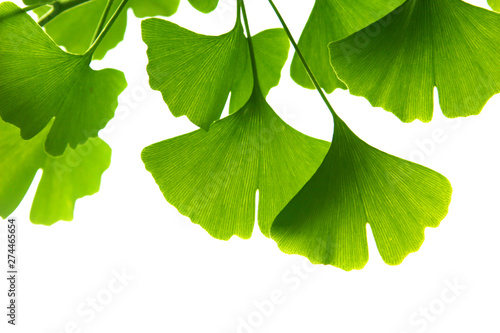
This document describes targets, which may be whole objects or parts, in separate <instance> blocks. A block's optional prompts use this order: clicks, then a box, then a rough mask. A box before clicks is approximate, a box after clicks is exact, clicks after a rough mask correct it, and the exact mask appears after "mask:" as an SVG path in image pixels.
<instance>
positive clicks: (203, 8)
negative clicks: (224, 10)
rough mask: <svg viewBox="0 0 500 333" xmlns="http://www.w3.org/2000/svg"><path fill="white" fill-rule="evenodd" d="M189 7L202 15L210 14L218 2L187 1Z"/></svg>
mask: <svg viewBox="0 0 500 333" xmlns="http://www.w3.org/2000/svg"><path fill="white" fill-rule="evenodd" d="M189 3H190V4H191V6H193V7H194V8H196V9H197V10H199V11H200V12H202V13H210V12H211V11H213V10H214V9H215V8H217V5H218V4H219V0H189Z"/></svg>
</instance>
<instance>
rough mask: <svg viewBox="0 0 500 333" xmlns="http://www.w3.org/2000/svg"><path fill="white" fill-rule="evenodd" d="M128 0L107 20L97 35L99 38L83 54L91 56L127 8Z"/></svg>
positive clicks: (124, 0) (123, 0) (123, 1)
mask: <svg viewBox="0 0 500 333" xmlns="http://www.w3.org/2000/svg"><path fill="white" fill-rule="evenodd" d="M128 1H129V0H122V2H121V3H120V5H119V6H118V8H117V9H116V11H115V12H114V14H113V16H112V17H111V18H110V19H109V21H108V23H107V24H106V26H105V27H104V28H103V29H102V31H101V33H100V34H99V37H97V39H96V40H95V41H94V43H93V44H92V45H91V46H90V48H89V49H88V51H87V52H85V54H88V55H93V54H94V53H95V51H96V50H97V48H98V47H99V45H100V44H101V42H102V40H103V39H104V37H106V34H107V33H108V32H109V30H110V29H111V27H112V26H113V24H114V23H115V21H116V20H117V19H118V16H120V14H121V12H122V11H123V9H124V8H125V7H126V6H127V3H128Z"/></svg>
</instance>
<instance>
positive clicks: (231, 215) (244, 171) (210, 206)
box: [142, 91, 328, 240]
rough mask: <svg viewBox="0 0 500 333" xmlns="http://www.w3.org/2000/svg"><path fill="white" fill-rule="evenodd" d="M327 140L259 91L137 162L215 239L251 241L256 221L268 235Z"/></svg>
mask: <svg viewBox="0 0 500 333" xmlns="http://www.w3.org/2000/svg"><path fill="white" fill-rule="evenodd" d="M327 149H328V143H327V142H324V141H320V140H317V139H313V138H311V137H308V136H306V135H304V134H302V133H299V132H297V131H296V130H294V129H293V128H291V127H290V126H288V125H287V124H286V123H285V122H283V121H282V120H281V119H280V118H279V117H278V116H277V115H276V114H275V113H274V111H273V110H272V109H271V107H270V106H269V105H268V104H267V102H266V101H265V99H264V97H263V96H262V94H261V93H260V92H259V91H256V92H254V94H253V95H252V97H251V98H250V100H249V101H248V102H247V103H246V104H245V106H244V107H243V108H242V109H241V110H239V111H238V112H236V113H233V114H232V115H230V116H228V117H226V118H224V119H222V120H219V121H217V122H215V123H214V124H213V125H212V127H211V128H210V131H208V132H206V131H204V130H202V129H200V130H198V131H195V132H192V133H189V134H186V135H183V136H180V137H177V138H173V139H169V140H166V141H163V142H160V143H157V144H154V145H152V146H149V147H147V148H145V149H144V151H143V153H142V159H143V161H144V163H145V165H146V168H147V170H148V171H150V172H151V173H152V175H153V177H154V178H155V180H156V182H157V184H158V185H159V187H160V190H161V191H162V192H163V195H164V196H165V198H166V199H167V201H168V202H170V203H171V204H172V205H174V206H175V207H176V208H177V209H178V210H179V211H180V212H181V213H182V214H184V215H186V216H188V217H189V218H190V219H191V220H192V221H193V222H194V223H197V224H199V225H201V226H202V227H203V228H204V229H205V230H207V231H208V232H209V233H210V234H211V235H212V236H213V237H215V238H218V239H224V240H227V239H229V238H231V236H233V235H237V236H239V237H242V238H249V237H250V236H251V234H252V230H253V226H254V222H255V193H256V191H257V190H259V210H258V220H259V226H260V229H261V231H262V232H263V233H264V234H265V235H269V229H270V227H271V223H272V221H273V219H274V217H275V216H276V215H277V214H278V213H279V211H280V210H281V209H282V208H283V207H284V206H285V204H286V203H287V202H288V201H289V200H290V199H291V198H292V197H293V196H294V195H295V194H296V193H297V192H298V191H299V189H300V188H301V187H302V186H303V185H304V184H305V182H306V181H307V180H308V179H309V178H310V177H311V176H312V174H313V173H314V171H316V169H317V168H318V166H319V165H320V163H321V161H322V159H323V158H324V156H325V155H326V151H327Z"/></svg>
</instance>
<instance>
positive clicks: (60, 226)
mask: <svg viewBox="0 0 500 333" xmlns="http://www.w3.org/2000/svg"><path fill="white" fill-rule="evenodd" d="M16 2H17V3H20V1H16ZM232 2H233V1H229V0H221V5H220V7H219V9H218V10H216V11H215V12H213V13H211V14H209V15H205V14H201V13H199V12H197V11H196V10H194V9H193V8H192V7H191V6H190V5H189V4H188V3H187V1H186V0H183V1H182V4H181V7H180V9H179V11H178V13H177V14H176V15H175V16H173V17H172V18H171V20H172V21H174V22H176V23H179V24H181V25H182V26H184V27H186V28H189V29H192V30H194V31H197V32H203V33H206V34H220V33H223V32H227V31H228V30H230V28H231V27H232V25H233V24H234V15H235V9H234V6H233V5H232ZM247 2H248V4H247V6H248V12H249V13H248V14H249V18H250V21H251V26H252V33H254V34H255V33H257V32H259V31H261V30H263V29H266V28H273V27H279V24H278V21H277V20H276V19H275V17H274V14H273V12H272V10H271V8H270V7H269V5H268V3H267V1H266V0H252V1H247ZM473 3H475V4H477V5H480V6H483V7H486V0H477V1H473ZM276 4H277V6H278V7H279V8H281V10H282V14H283V15H284V17H285V19H286V20H287V21H288V23H289V25H290V26H291V27H292V30H293V31H292V32H293V33H294V34H295V36H296V37H298V36H299V35H300V31H301V29H302V27H303V26H304V25H305V22H306V20H307V18H308V14H309V12H310V10H311V8H312V5H313V0H308V1H290V0H288V1H286V0H276ZM129 18H130V21H129V27H128V30H127V34H126V39H125V41H124V42H123V43H122V44H120V45H119V47H117V48H116V49H114V50H112V51H111V52H110V53H109V54H108V56H107V57H106V58H105V60H104V61H102V62H96V63H93V64H92V66H93V67H94V68H96V69H100V68H105V67H112V68H117V69H120V70H122V71H124V72H125V74H126V76H127V79H128V81H129V88H128V89H127V90H126V91H125V92H124V94H123V95H122V97H121V106H120V108H119V110H118V112H117V116H116V117H115V119H114V120H112V121H111V122H110V123H109V126H108V127H107V128H106V129H105V130H104V131H103V132H102V133H101V136H102V137H103V138H104V139H105V140H106V141H107V142H108V143H109V144H110V146H111V147H112V148H113V160H112V165H111V167H110V169H109V170H108V171H107V172H106V173H105V174H104V176H103V179H102V186H101V191H100V192H99V193H98V194H96V195H94V196H91V197H86V198H84V199H81V200H79V201H78V202H77V205H76V210H75V219H74V221H73V222H70V223H68V222H59V223H57V224H56V225H54V226H52V227H45V226H36V225H33V224H31V223H30V222H29V210H30V204H31V202H32V199H33V196H34V193H35V189H36V186H35V185H36V184H37V182H38V180H39V177H40V174H39V175H38V176H37V178H36V180H35V183H34V184H33V186H32V187H31V189H30V191H29V193H28V195H27V196H26V198H25V200H24V201H23V202H22V204H21V206H20V207H19V208H18V209H17V211H16V212H15V214H14V215H13V216H15V217H16V218H17V219H18V220H19V222H18V223H19V239H20V240H19V243H18V255H19V258H20V261H19V262H20V269H19V270H20V279H19V286H18V287H19V291H20V292H19V295H20V296H19V299H18V302H19V317H18V320H19V325H18V326H17V327H16V328H12V327H8V325H6V316H5V315H4V313H6V309H5V307H4V306H3V305H4V304H6V301H7V297H6V290H7V284H6V281H5V279H2V280H1V282H0V295H1V296H0V304H2V308H3V309H4V310H1V316H0V318H1V324H0V327H1V329H0V331H2V332H5V331H8V332H23V333H24V332H26V333H28V332H29V333H31V332H37V333H62V332H89V333H91V332H92V333H109V332H152V333H156V332H175V333H180V332H190V333H191V332H193V333H195V332H204V333H234V332H242V333H252V332H262V333H271V332H273V333H274V332H289V333H299V332H331V333H333V332H342V333H351V332H353V333H358V332H359V333H362V332H363V333H364V332H374V333H403V332H406V333H414V332H459V333H460V332H485V333H489V332H500V323H499V322H498V313H499V312H500V303H499V298H500V287H499V284H498V281H500V274H499V270H498V264H499V260H498V254H499V250H500V242H499V237H500V223H499V222H500V218H499V215H498V206H499V204H500V194H499V192H498V188H499V187H500V176H499V170H500V165H499V161H500V160H499V159H498V154H499V147H498V143H499V142H500V131H498V126H499V124H500V112H499V111H500V110H499V109H500V95H497V96H496V97H494V98H493V99H492V100H491V101H490V102H489V103H488V104H487V106H486V107H485V108H484V110H483V111H482V113H481V115H480V116H475V117H469V118H466V119H460V120H448V119H446V118H444V117H443V116H442V115H441V113H440V111H439V109H438V108H439V106H438V105H437V104H436V108H437V109H436V112H435V116H434V120H433V121H432V122H431V123H429V124H423V123H421V122H419V121H416V122H414V123H412V124H403V123H401V122H400V121H399V120H398V119H397V118H396V117H395V116H393V115H392V114H390V113H388V112H386V111H384V110H382V109H376V108H372V107H371V106H370V105H369V103H368V102H367V101H366V100H365V99H363V98H359V97H353V96H350V95H349V94H348V92H346V91H340V90H337V91H336V92H334V93H333V94H332V95H330V96H329V98H330V100H331V102H332V104H333V106H334V108H335V109H336V111H337V112H338V114H339V115H340V116H341V117H342V118H343V119H344V120H345V121H346V123H347V124H348V125H349V126H350V127H351V129H352V130H353V131H354V132H355V133H357V134H358V135H359V136H360V137H361V138H363V139H364V140H365V141H367V142H368V143H370V144H371V145H373V146H375V147H377V148H379V149H382V150H384V151H386V152H389V153H391V154H394V155H396V156H399V157H403V158H406V159H412V160H415V161H418V162H421V163H422V164H424V165H425V166H428V167H430V168H432V169H434V170H436V171H439V172H441V173H442V174H444V175H445V176H447V177H448V178H449V179H450V181H451V183H452V185H453V187H454V193H453V201H452V204H451V207H450V213H449V215H448V216H447V217H446V219H445V220H444V221H443V222H442V224H441V226H440V227H439V228H437V229H427V230H426V240H425V242H424V245H423V246H422V248H421V250H420V251H419V252H418V253H416V254H411V255H410V256H408V258H407V259H406V260H405V261H404V262H403V264H401V265H400V266H397V267H390V266H388V265H386V264H385V263H384V262H383V261H382V259H381V258H380V256H379V254H378V252H377V250H376V247H375V243H374V241H373V239H372V237H371V233H370V234H369V246H370V250H371V251H370V261H369V263H368V265H367V266H366V268H365V269H363V270H361V271H354V272H344V271H342V270H340V269H337V268H335V267H331V266H316V267H314V266H312V265H310V264H308V261H307V260H305V259H304V258H302V257H300V256H289V255H285V254H283V253H281V252H280V251H279V249H278V248H277V246H276V244H275V243H274V242H273V241H272V240H270V239H267V238H265V237H264V236H262V235H261V234H260V232H259V230H258V229H255V232H254V235H253V237H252V238H251V239H250V240H246V241H244V240H241V239H239V238H233V239H231V240H230V241H229V242H224V241H219V240H216V239H213V238H212V237H210V236H209V235H208V233H206V232H205V231H204V230H203V229H202V228H201V227H199V226H197V225H194V224H192V223H191V222H190V221H189V219H188V218H186V217H184V216H182V215H180V214H179V213H178V212H177V210H176V209H175V208H174V207H172V206H170V205H169V204H168V203H167V202H166V201H165V200H164V198H163V196H162V194H161V192H160V191H159V190H158V188H157V185H156V184H155V182H154V180H153V178H152V177H151V175H150V174H149V173H148V172H147V171H146V170H145V169H144V165H143V163H142V161H141V159H140V152H141V150H142V149H143V148H144V147H146V146H147V145H150V144H152V143H155V142H158V141H161V140H164V139H167V138H171V137H174V136H177V135H180V134H183V133H187V132H190V131H192V130H195V129H196V127H195V126H194V125H192V124H190V123H189V122H188V121H187V119H186V118H185V117H182V118H177V119H176V118H174V117H173V116H172V115H171V114H170V113H169V111H168V109H167V107H166V105H165V104H164V103H163V100H162V97H161V94H160V93H159V92H155V91H152V90H151V89H150V88H149V86H148V84H147V74H146V64H147V57H146V46H145V45H144V44H143V42H142V40H141V36H140V20H138V19H136V18H135V17H134V16H133V14H132V13H131V12H129ZM289 66H290V61H289V62H288V63H287V65H286V67H285V69H284V70H283V79H282V82H281V84H280V86H279V87H278V88H275V89H273V90H272V92H271V94H270V96H269V102H270V104H271V105H272V106H273V108H274V109H275V110H276V112H277V113H278V114H280V115H281V116H282V117H283V118H284V119H285V120H286V121H287V122H288V123H290V124H291V125H293V126H294V127H295V128H297V129H299V130H301V131H303V132H305V133H307V134H309V135H311V136H315V137H318V138H322V139H325V140H329V139H330V137H331V132H332V121H331V116H330V115H329V112H328V110H327V109H326V107H325V106H324V104H322V101H321V99H320V98H319V96H318V95H317V93H316V92H314V91H309V90H306V89H303V88H301V87H299V86H297V85H296V84H295V83H293V81H291V79H290V78H289ZM459 70H460V69H459V68H458V69H457V71H459ZM458 75H459V72H457V76H458ZM464 84H466V82H464ZM436 137H440V139H438V140H435V138H436ZM3 225H4V226H3V227H2V231H1V232H2V233H3V234H5V223H4V224H3ZM1 242H2V244H0V246H1V251H2V253H5V252H3V251H5V235H3V238H2V240H1ZM1 258H2V260H1V265H0V269H1V270H2V271H6V265H5V260H4V259H3V258H5V256H4V255H1ZM300 267H303V268H305V269H306V270H307V271H308V273H303V272H302V271H298V269H299V268H300ZM122 270H125V272H126V273H127V275H129V276H131V277H133V279H131V280H130V281H128V282H126V283H125V284H126V286H125V287H124V288H120V290H119V291H118V292H116V293H115V294H113V295H112V298H111V299H108V298H107V296H109V295H110V292H109V290H108V289H109V285H110V283H111V284H112V285H113V286H114V287H119V285H120V284H119V283H114V282H115V280H114V279H115V278H114V276H115V275H116V274H117V273H118V272H119V273H121V272H122ZM2 276H3V275H2ZM450 283H451V284H454V283H458V284H459V285H461V286H462V287H464V288H465V290H462V289H460V290H459V291H455V292H453V290H450V289H449V284H450ZM271 295H281V297H280V298H279V300H278V303H279V304H275V305H274V306H272V307H270V306H269V304H268V303H269V302H270V300H271V298H273V297H272V296H271ZM96 297H97V298H98V299H100V300H101V301H104V303H106V304H105V305H102V307H100V308H99V310H100V311H94V312H92V311H93V310H92V311H89V309H90V308H89V307H88V306H87V302H88V301H89V300H90V299H92V298H96ZM274 298H275V297H274ZM443 300H446V301H447V303H445V302H443ZM275 301H276V300H275ZM256 302H257V303H259V304H264V305H265V309H264V310H262V309H260V310H259V306H258V305H256ZM443 305H444V306H443ZM429 307H430V308H431V310H430V313H431V316H432V317H428V318H427V319H424V318H425V317H423V316H422V315H421V314H419V311H425V309H428V308H429ZM79 310H80V311H82V310H83V311H86V312H84V313H85V315H83V316H82V315H81V313H79V312H78V311H79ZM92 314H93V315H92ZM243 322H244V323H245V324H242V323H243ZM246 325H249V326H246ZM250 325H253V326H250ZM5 327H7V329H5ZM75 327H76V329H75Z"/></svg>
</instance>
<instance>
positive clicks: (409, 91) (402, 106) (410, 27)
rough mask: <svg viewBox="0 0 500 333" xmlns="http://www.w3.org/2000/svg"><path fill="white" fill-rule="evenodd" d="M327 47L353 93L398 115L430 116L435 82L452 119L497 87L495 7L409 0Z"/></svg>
mask: <svg viewBox="0 0 500 333" xmlns="http://www.w3.org/2000/svg"><path fill="white" fill-rule="evenodd" d="M330 53H331V63H332V65H333V67H334V69H335V71H336V72H337V75H338V77H339V78H340V79H341V80H342V81H343V82H344V83H346V85H347V86H348V87H349V90H350V92H351V93H352V94H354V95H358V96H364V97H366V98H367V99H368V100H369V101H370V103H371V104H372V105H373V106H379V107H382V108H384V109H385V110H388V111H390V112H392V113H394V114H395V115H396V116H397V117H398V118H399V119H401V120H402V121H404V122H411V121H413V120H415V119H420V120H422V121H425V122H428V121H430V120H431V119H432V115H433V107H434V102H433V93H434V92H433V90H434V87H437V90H438V93H439V103H440V105H441V110H442V112H443V114H444V115H445V116H447V117H450V118H455V117H465V116H470V115H476V114H479V113H480V112H481V110H482V108H483V107H484V105H485V104H486V102H487V101H488V100H489V99H490V98H491V97H492V96H493V95H494V94H497V93H499V92H500V57H499V54H500V14H498V13H495V12H492V11H489V10H486V9H483V8H479V7H475V6H472V5H470V4H467V3H465V2H462V1H460V0H440V1H434V0H407V1H406V2H405V3H404V5H402V6H401V7H399V8H398V9H396V10H395V11H394V12H392V13H391V14H389V15H388V16H387V17H385V18H383V19H381V20H380V21H378V22H375V23H374V24H372V25H370V26H368V27H367V28H365V29H363V30H361V31H360V32H358V33H355V34H353V35H351V36H349V37H347V38H345V39H343V40H340V41H337V42H334V43H332V44H330Z"/></svg>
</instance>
